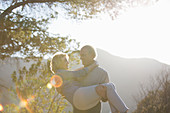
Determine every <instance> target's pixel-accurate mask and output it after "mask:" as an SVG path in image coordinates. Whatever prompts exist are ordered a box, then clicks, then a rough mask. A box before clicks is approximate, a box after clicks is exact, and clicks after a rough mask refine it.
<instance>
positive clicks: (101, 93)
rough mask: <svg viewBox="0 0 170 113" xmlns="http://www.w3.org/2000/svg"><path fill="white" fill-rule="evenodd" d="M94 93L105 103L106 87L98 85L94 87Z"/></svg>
mask: <svg viewBox="0 0 170 113" xmlns="http://www.w3.org/2000/svg"><path fill="white" fill-rule="evenodd" d="M96 93H97V94H98V95H99V96H100V97H102V99H101V100H102V101H103V102H106V101H107V87H106V86H104V85H98V86H96Z"/></svg>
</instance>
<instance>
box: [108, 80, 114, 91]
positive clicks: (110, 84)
mask: <svg viewBox="0 0 170 113" xmlns="http://www.w3.org/2000/svg"><path fill="white" fill-rule="evenodd" d="M107 88H108V90H109V89H114V90H115V89H116V87H115V85H114V83H112V82H111V83H107Z"/></svg>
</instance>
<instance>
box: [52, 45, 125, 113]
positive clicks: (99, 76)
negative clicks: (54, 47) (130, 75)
mask: <svg viewBox="0 0 170 113" xmlns="http://www.w3.org/2000/svg"><path fill="white" fill-rule="evenodd" d="M95 57H96V51H95V50H94V48H93V47H92V46H89V45H86V46H84V47H82V48H81V50H80V58H81V60H82V64H83V65H84V67H83V68H81V69H79V70H77V71H69V70H68V64H69V62H68V56H67V54H64V53H61V54H55V55H54V56H53V58H52V60H51V63H50V67H51V71H52V72H53V73H54V74H57V75H59V76H60V77H61V78H62V79H63V84H62V86H61V87H59V88H57V91H58V92H59V93H60V94H61V95H63V96H64V97H65V99H66V100H67V101H69V102H70V103H71V104H72V106H73V113H100V112H101V102H102V101H103V102H108V103H109V105H110V109H111V112H112V113H127V110H128V107H127V106H126V105H125V103H124V102H123V100H122V99H121V98H120V96H119V95H118V93H117V92H116V88H115V85H114V84H113V83H111V82H109V77H108V74H107V72H106V71H105V70H104V69H102V68H101V67H99V66H98V64H97V63H96V61H95V60H94V59H95Z"/></svg>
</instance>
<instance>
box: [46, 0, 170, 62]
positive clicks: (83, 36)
mask: <svg viewBox="0 0 170 113" xmlns="http://www.w3.org/2000/svg"><path fill="white" fill-rule="evenodd" d="M169 11H170V0H160V1H159V2H158V3H157V4H155V5H153V6H150V7H140V8H135V9H130V10H128V11H127V12H125V13H123V14H122V15H121V16H119V17H118V18H117V19H116V20H114V21H113V20H111V18H109V17H108V16H105V15H102V17H100V18H98V19H92V20H86V21H82V22H80V21H79V22H77V21H73V20H66V19H64V18H62V17H64V15H59V18H58V19H57V20H55V21H54V22H53V24H52V25H51V26H49V27H50V29H49V30H50V32H52V33H59V34H61V36H70V38H74V39H76V40H77V41H79V42H81V44H82V45H84V44H90V45H92V46H94V47H96V48H101V49H103V50H105V51H108V52H109V53H111V54H113V55H116V56H120V57H125V58H141V57H142V58H143V57H145V58H154V59H156V60H158V61H160V62H163V63H167V64H170V51H169V49H170V42H169V39H170V13H169ZM168 38H169V39H168Z"/></svg>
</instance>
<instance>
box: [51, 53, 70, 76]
mask: <svg viewBox="0 0 170 113" xmlns="http://www.w3.org/2000/svg"><path fill="white" fill-rule="evenodd" d="M64 57H66V58H68V55H67V54H66V53H61V52H60V53H56V54H54V55H53V57H52V59H51V62H50V69H51V71H52V73H53V74H55V73H56V71H57V69H62V58H64Z"/></svg>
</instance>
